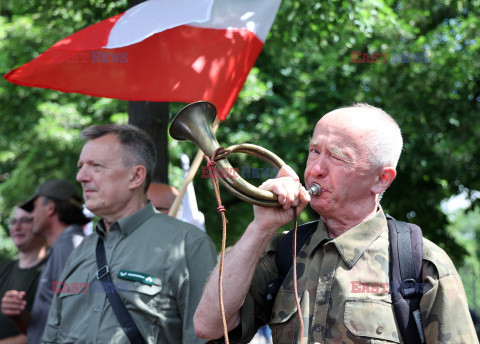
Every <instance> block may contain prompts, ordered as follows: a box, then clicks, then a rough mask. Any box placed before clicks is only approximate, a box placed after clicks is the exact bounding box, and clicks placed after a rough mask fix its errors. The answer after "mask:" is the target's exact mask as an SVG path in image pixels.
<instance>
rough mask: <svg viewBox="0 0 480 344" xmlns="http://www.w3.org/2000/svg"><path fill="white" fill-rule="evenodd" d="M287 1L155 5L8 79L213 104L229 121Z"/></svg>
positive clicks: (104, 24)
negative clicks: (278, 14)
mask: <svg viewBox="0 0 480 344" xmlns="http://www.w3.org/2000/svg"><path fill="white" fill-rule="evenodd" d="M280 2H281V0H149V1H146V2H143V3H141V4H139V5H137V6H135V7H132V8H131V9H129V10H128V11H126V12H124V13H123V14H119V15H117V16H114V17H111V18H109V19H106V20H103V21H101V22H99V23H97V24H94V25H92V26H89V27H87V28H85V29H83V30H81V31H78V32H76V33H74V34H73V35H71V36H69V37H67V38H65V39H63V40H61V41H59V42H57V43H56V44H54V45H53V46H52V47H51V48H50V49H48V50H47V51H46V52H44V53H43V54H41V55H40V56H38V57H37V58H36V59H34V60H33V61H31V62H29V63H27V64H25V65H23V66H20V67H18V68H16V69H14V70H12V71H11V72H9V73H8V74H7V75H5V78H6V79H7V80H8V81H10V82H12V83H15V84H18V85H22V86H30V87H42V88H50V89H55V90H60V91H63V92H76V93H82V94H88V95H92V96H97V97H108V98H117V99H125V100H132V101H169V102H171V101H178V102H194V101H198V100H207V101H210V102H212V103H213V104H215V106H216V107H217V110H218V116H219V117H220V119H222V120H224V119H225V118H226V116H227V115H228V112H229V111H230V109H231V107H232V106H233V104H234V102H235V100H236V99H237V96H238V93H239V92H240V90H241V89H242V87H243V84H244V82H245V79H246V78H247V76H248V73H249V72H250V69H251V68H252V67H253V65H254V63H255V60H256V59H257V57H258V55H259V53H260V51H261V50H262V47H263V44H264V42H265V39H266V38H267V35H268V32H269V31H270V28H271V26H272V23H273V21H274V19H275V15H276V13H277V10H278V8H279V6H280Z"/></svg>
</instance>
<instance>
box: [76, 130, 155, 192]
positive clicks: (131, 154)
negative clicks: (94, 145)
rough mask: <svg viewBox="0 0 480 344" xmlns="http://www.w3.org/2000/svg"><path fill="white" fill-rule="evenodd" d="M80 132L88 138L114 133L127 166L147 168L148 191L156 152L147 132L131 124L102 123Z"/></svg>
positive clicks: (146, 182) (146, 183) (146, 184)
mask: <svg viewBox="0 0 480 344" xmlns="http://www.w3.org/2000/svg"><path fill="white" fill-rule="evenodd" d="M80 134H81V136H82V138H84V139H86V140H93V139H97V138H99V137H102V136H105V135H107V134H114V135H115V136H116V137H117V138H118V140H119V141H120V143H121V145H122V150H123V153H124V154H123V163H124V164H125V166H134V165H142V166H145V168H146V169H147V176H146V178H145V192H146V191H147V189H148V187H149V186H150V183H151V181H152V176H153V170H154V169H155V156H156V152H155V145H154V144H153V141H152V139H151V138H150V136H148V134H147V133H146V132H144V131H143V130H141V129H139V128H137V127H135V126H133V125H130V124H126V125H119V124H102V125H93V126H91V127H88V128H86V129H84V130H83V131H82V132H81V133H80Z"/></svg>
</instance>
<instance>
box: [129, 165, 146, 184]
mask: <svg viewBox="0 0 480 344" xmlns="http://www.w3.org/2000/svg"><path fill="white" fill-rule="evenodd" d="M146 178H147V168H146V167H145V166H143V165H136V166H133V167H132V175H131V177H130V189H136V188H138V187H140V186H141V185H142V184H143V182H144V181H145V179H146Z"/></svg>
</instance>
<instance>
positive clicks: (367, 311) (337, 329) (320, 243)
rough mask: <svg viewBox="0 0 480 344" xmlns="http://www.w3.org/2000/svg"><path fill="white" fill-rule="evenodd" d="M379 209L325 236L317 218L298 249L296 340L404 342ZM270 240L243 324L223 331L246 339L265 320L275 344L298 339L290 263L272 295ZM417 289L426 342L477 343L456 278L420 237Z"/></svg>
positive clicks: (234, 338)
mask: <svg viewBox="0 0 480 344" xmlns="http://www.w3.org/2000/svg"><path fill="white" fill-rule="evenodd" d="M388 236H389V235H388V229H387V221H386V219H385V215H384V214H383V211H382V210H380V211H379V212H378V213H377V214H376V216H374V217H373V218H371V219H369V220H368V221H366V222H364V223H361V224H359V225H357V226H355V227H353V228H352V229H350V230H349V231H347V232H345V233H344V234H342V235H341V236H339V237H337V238H335V239H332V240H330V239H329V238H328V236H327V231H326V228H325V226H324V224H323V223H322V221H320V222H319V226H318V229H317V230H316V231H315V233H314V234H313V235H312V237H311V238H310V239H309V240H307V242H306V243H305V245H304V246H303V247H302V249H301V251H300V252H299V254H298V256H297V275H298V293H299V297H300V307H301V311H302V317H303V322H304V331H303V336H302V337H303V340H302V343H304V344H305V343H308V344H316V343H322V344H324V343H403V341H402V339H401V337H400V334H399V331H398V330H397V326H396V320H395V315H394V311H393V306H392V300H391V294H390V293H389V286H390V283H389V237H388ZM280 238H281V235H280V234H279V235H277V236H275V237H274V238H273V240H272V241H271V242H270V244H269V246H268V247H267V249H266V251H265V253H264V255H263V256H262V258H261V260H260V262H259V264H258V266H257V268H256V270H255V274H254V277H253V280H252V284H251V287H250V291H249V293H248V295H247V297H246V299H245V302H244V304H243V306H242V310H241V314H242V323H241V326H239V327H238V328H237V329H235V330H233V331H232V332H231V333H230V335H229V337H230V342H231V343H248V342H249V341H250V339H251V338H252V337H253V335H254V334H255V332H256V331H257V329H258V327H260V326H262V325H264V324H266V323H268V324H269V325H270V327H271V329H272V337H273V343H274V344H292V343H299V340H298V335H299V321H298V315H297V307H296V303H295V297H294V291H293V279H292V269H290V272H289V274H288V275H287V277H286V278H285V280H284V281H283V284H282V286H281V288H280V290H279V292H278V294H277V296H276V298H272V297H271V295H270V294H269V293H268V292H266V290H268V289H267V287H268V285H269V284H271V282H272V281H274V280H275V279H277V278H278V277H279V276H278V272H277V268H276V265H275V254H276V246H277V244H278V241H279V239H280ZM423 282H424V288H423V291H424V295H423V297H422V300H421V305H420V310H421V316H422V321H423V324H424V333H425V337H426V342H427V344H430V343H468V344H471V343H478V339H477V337H476V334H475V330H474V327H473V323H472V320H471V317H470V314H469V311H468V305H467V300H466V296H465V292H464V289H463V285H462V282H461V280H460V277H459V275H458V273H457V271H456V270H455V267H454V265H453V263H452V262H451V260H450V258H449V257H448V256H447V255H446V253H445V252H444V251H443V250H442V249H441V248H439V247H438V246H436V245H435V244H433V243H432V242H430V241H428V240H427V239H424V258H423Z"/></svg>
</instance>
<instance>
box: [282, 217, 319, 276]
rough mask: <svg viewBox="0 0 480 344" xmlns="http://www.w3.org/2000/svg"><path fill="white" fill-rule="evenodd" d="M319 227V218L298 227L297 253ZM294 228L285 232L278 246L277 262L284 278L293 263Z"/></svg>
mask: <svg viewBox="0 0 480 344" xmlns="http://www.w3.org/2000/svg"><path fill="white" fill-rule="evenodd" d="M317 227H318V220H317V221H313V222H309V223H305V224H303V225H301V226H298V228H297V255H298V253H299V252H300V249H301V248H302V246H303V245H304V244H305V243H306V242H307V240H308V239H309V238H310V237H311V236H312V235H313V233H314V232H315V231H316V229H317ZM292 242H293V230H291V231H290V232H288V233H287V234H285V236H284V237H283V238H282V239H280V241H279V243H278V246H277V255H276V258H275V260H276V264H277V269H278V272H279V274H280V276H281V277H282V280H283V279H284V278H285V277H286V276H287V274H288V271H290V268H291V267H292V264H293V252H292V251H293V247H292Z"/></svg>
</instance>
